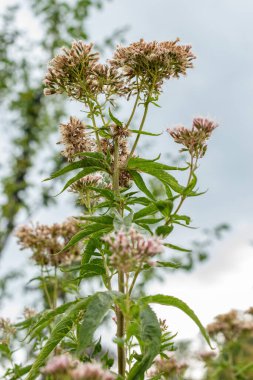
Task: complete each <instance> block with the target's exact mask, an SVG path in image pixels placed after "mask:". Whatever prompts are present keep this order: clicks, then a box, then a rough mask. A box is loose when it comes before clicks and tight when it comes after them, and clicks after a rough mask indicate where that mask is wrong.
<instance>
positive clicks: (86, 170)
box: [57, 166, 101, 195]
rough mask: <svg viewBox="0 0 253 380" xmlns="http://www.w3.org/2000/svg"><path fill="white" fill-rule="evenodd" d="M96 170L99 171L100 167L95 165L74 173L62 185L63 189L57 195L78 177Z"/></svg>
mask: <svg viewBox="0 0 253 380" xmlns="http://www.w3.org/2000/svg"><path fill="white" fill-rule="evenodd" d="M98 171H101V169H100V168H99V167H97V166H90V167H88V168H84V169H83V170H81V171H80V172H79V173H78V174H76V175H75V176H74V177H72V178H70V179H69V180H68V182H67V183H66V185H65V186H64V187H63V189H62V190H61V191H60V192H59V193H58V194H57V195H60V194H61V193H63V191H65V190H66V189H67V188H68V187H69V186H71V185H72V184H73V183H75V182H76V181H78V180H79V179H81V178H83V177H85V176H86V175H88V174H91V173H96V172H98Z"/></svg>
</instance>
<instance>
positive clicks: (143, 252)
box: [104, 228, 163, 273]
mask: <svg viewBox="0 0 253 380" xmlns="http://www.w3.org/2000/svg"><path fill="white" fill-rule="evenodd" d="M104 240H105V241H106V242H107V243H108V244H109V247H110V250H111V252H112V255H111V257H110V264H111V265H112V266H113V267H114V268H117V269H120V270H122V271H123V272H125V273H127V272H131V271H133V270H135V269H136V268H137V267H140V266H142V264H148V265H151V266H152V265H154V263H153V262H152V261H151V260H150V258H151V257H153V256H155V255H157V254H159V253H161V252H162V251H163V244H162V242H161V240H159V239H158V238H157V237H147V236H144V235H142V234H140V233H139V232H138V231H136V230H135V229H134V228H131V229H130V230H129V231H128V232H126V231H123V230H120V231H118V232H117V233H113V234H111V235H109V236H107V237H105V238H104Z"/></svg>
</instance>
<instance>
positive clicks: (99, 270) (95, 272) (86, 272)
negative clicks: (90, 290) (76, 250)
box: [80, 260, 105, 278]
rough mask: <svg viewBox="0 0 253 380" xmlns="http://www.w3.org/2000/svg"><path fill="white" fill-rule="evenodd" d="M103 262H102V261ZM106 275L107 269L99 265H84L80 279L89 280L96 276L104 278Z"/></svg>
mask: <svg viewBox="0 0 253 380" xmlns="http://www.w3.org/2000/svg"><path fill="white" fill-rule="evenodd" d="M101 261H102V260H101ZM104 274H105V268H104V267H103V266H102V265H98V264H92V263H89V264H84V265H82V267H81V269H80V277H81V278H88V277H94V276H102V275H104Z"/></svg>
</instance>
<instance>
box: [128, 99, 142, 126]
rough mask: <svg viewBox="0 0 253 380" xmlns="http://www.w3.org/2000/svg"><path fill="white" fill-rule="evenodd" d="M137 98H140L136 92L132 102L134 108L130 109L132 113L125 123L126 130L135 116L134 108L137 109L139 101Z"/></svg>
mask: <svg viewBox="0 0 253 380" xmlns="http://www.w3.org/2000/svg"><path fill="white" fill-rule="evenodd" d="M139 98H140V92H139V91H138V92H137V95H136V99H135V102H134V106H133V109H132V112H131V115H130V117H129V119H128V122H127V123H126V128H128V127H129V125H130V123H131V121H132V119H133V117H134V114H135V111H136V108H137V105H138V101H139Z"/></svg>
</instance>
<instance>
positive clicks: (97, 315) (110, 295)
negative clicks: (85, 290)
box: [78, 291, 116, 353]
mask: <svg viewBox="0 0 253 380" xmlns="http://www.w3.org/2000/svg"><path fill="white" fill-rule="evenodd" d="M115 297H116V292H110V291H108V292H98V293H96V294H95V295H93V296H91V297H89V303H88V305H87V308H86V312H85V315H84V319H83V321H82V324H81V327H80V329H79V331H78V351H79V352H80V353H83V351H84V350H85V349H86V348H87V347H89V346H90V345H91V344H92V340H93V335H94V333H95V331H96V330H97V328H98V327H99V326H100V324H101V323H102V321H103V319H104V318H105V316H106V314H107V313H108V311H109V310H110V308H111V307H112V305H113V303H114V302H115Z"/></svg>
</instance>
